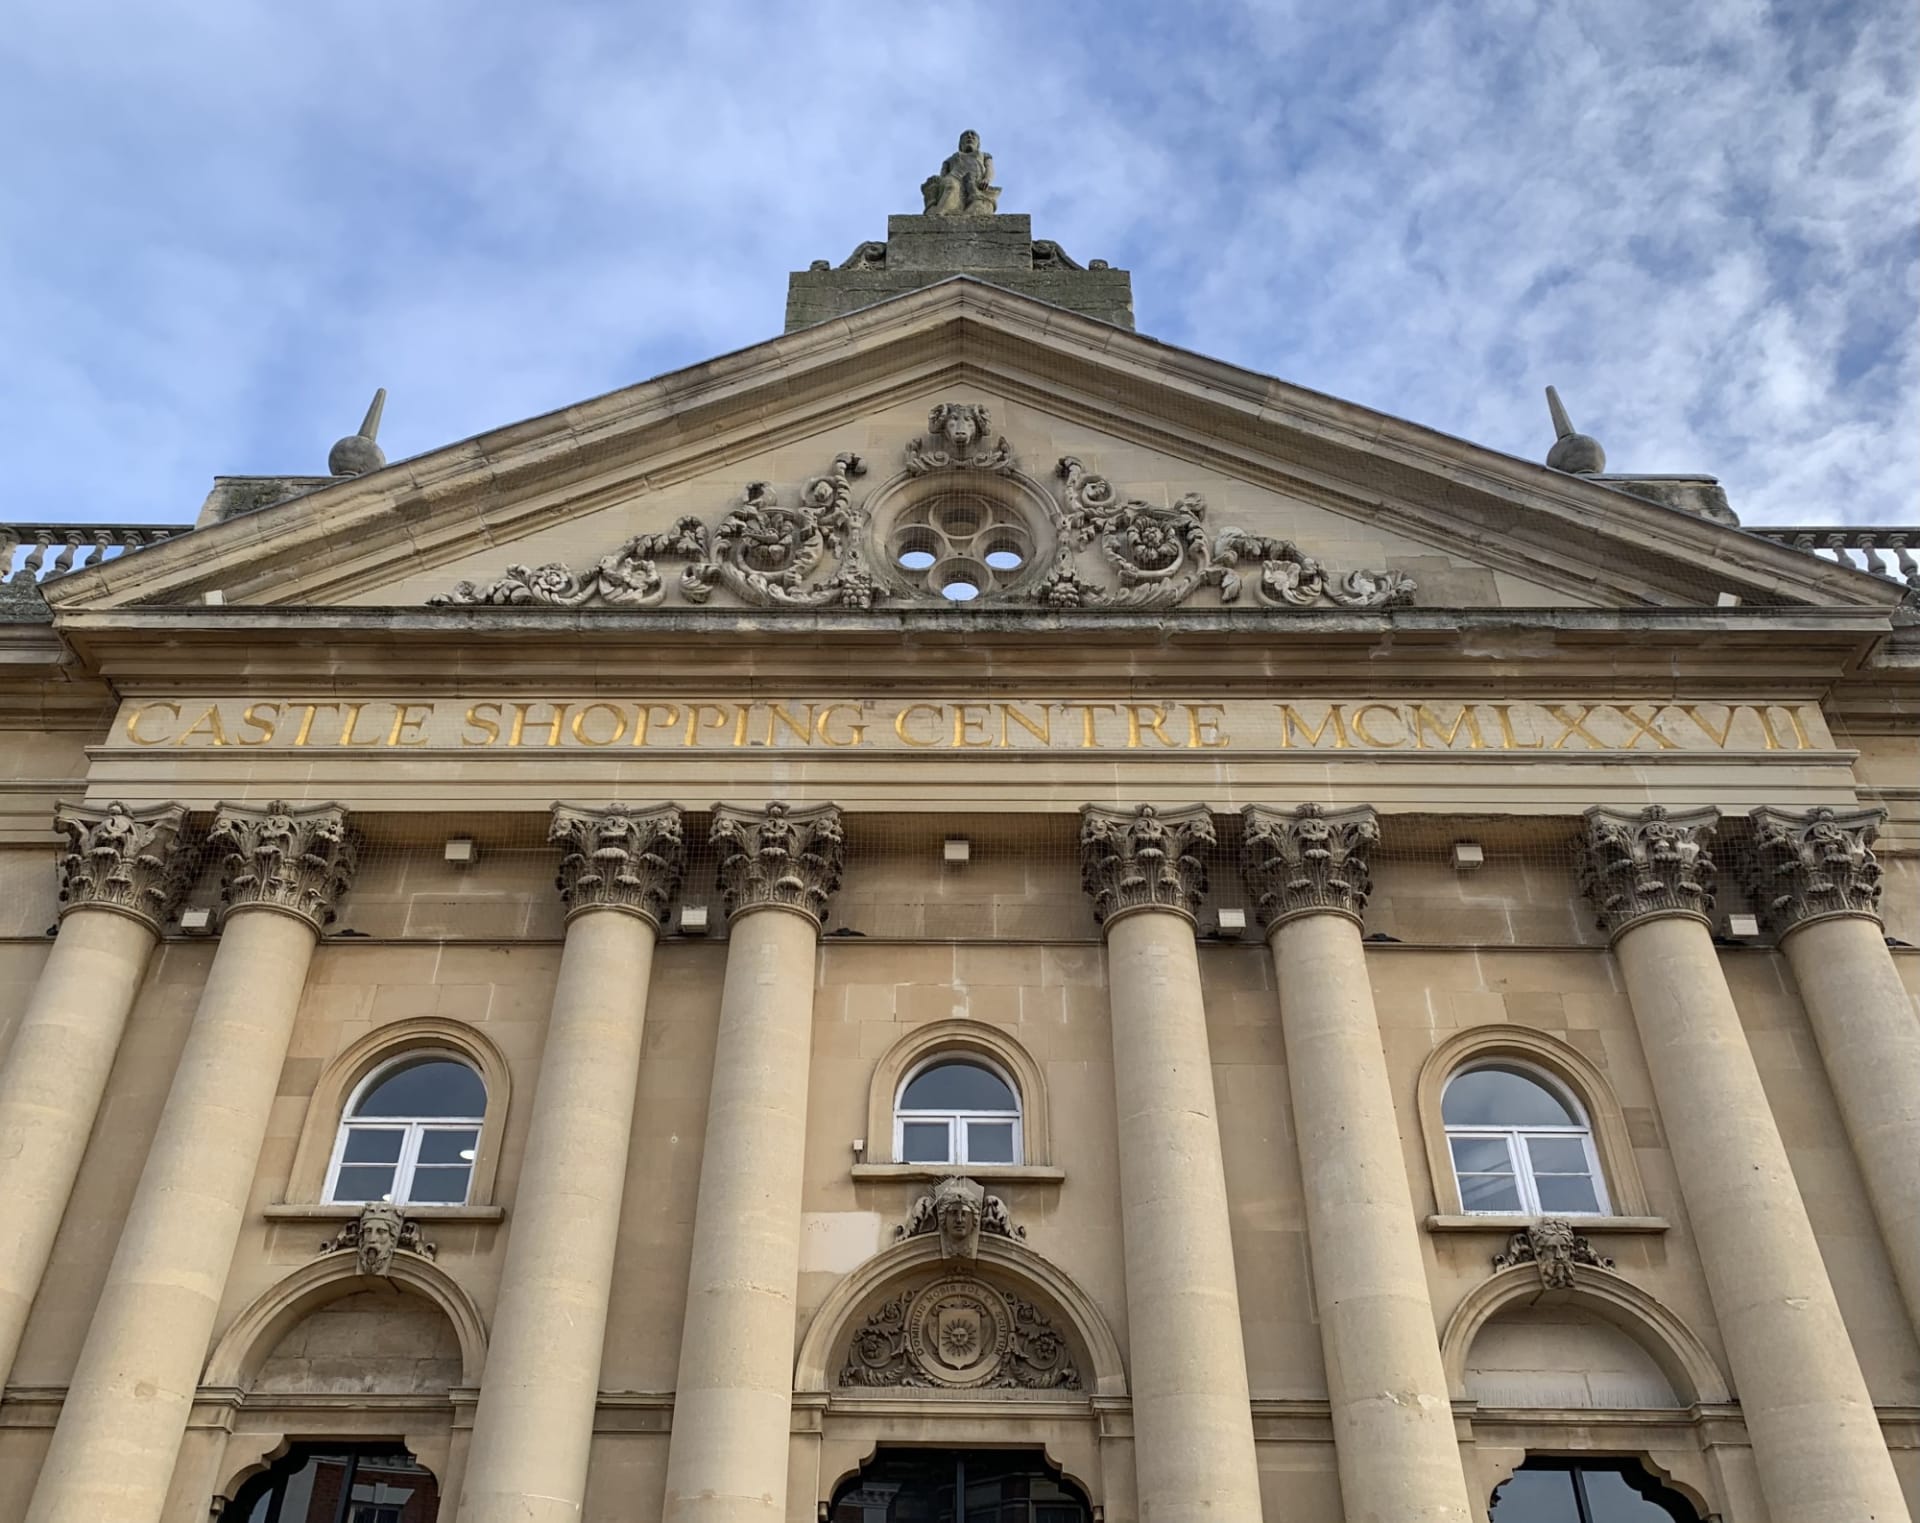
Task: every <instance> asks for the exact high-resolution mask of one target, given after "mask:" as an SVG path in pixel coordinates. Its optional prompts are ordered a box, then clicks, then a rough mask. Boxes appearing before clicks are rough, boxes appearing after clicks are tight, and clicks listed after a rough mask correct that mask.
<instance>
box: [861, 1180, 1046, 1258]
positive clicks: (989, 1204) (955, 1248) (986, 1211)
mask: <svg viewBox="0 0 1920 1523" xmlns="http://www.w3.org/2000/svg"><path fill="white" fill-rule="evenodd" d="M983 1232H988V1233H992V1234H994V1235H996V1236H998V1237H1004V1238H1010V1239H1012V1240H1014V1241H1016V1242H1024V1241H1025V1240H1026V1236H1027V1229H1026V1228H1025V1227H1016V1226H1014V1224H1013V1218H1012V1217H1011V1216H1010V1215H1009V1214H1008V1212H1007V1203H1006V1202H1005V1201H1004V1200H1002V1199H1001V1198H1000V1197H999V1196H997V1195H989V1194H987V1192H986V1191H985V1190H984V1189H983V1188H982V1187H981V1186H980V1185H978V1184H976V1183H974V1181H973V1180H971V1179H966V1178H963V1177H962V1176H960V1175H957V1174H955V1175H950V1176H948V1177H947V1178H946V1179H943V1180H941V1181H940V1182H939V1183H938V1184H937V1185H935V1186H934V1187H933V1188H932V1189H931V1190H929V1191H928V1192H927V1193H926V1194H925V1195H922V1196H921V1197H920V1198H919V1199H918V1200H916V1201H915V1202H914V1203H913V1205H912V1207H911V1208H910V1209H909V1210H908V1212H907V1219H906V1220H905V1221H904V1222H902V1223H901V1224H900V1225H899V1226H898V1227H895V1228H894V1229H893V1235H894V1239H895V1240H896V1241H902V1240H904V1239H906V1238H910V1237H921V1236H924V1235H926V1234H928V1233H938V1234H939V1235H940V1256H941V1257H942V1258H947V1259H977V1258H979V1257H980V1234H981V1233H983Z"/></svg>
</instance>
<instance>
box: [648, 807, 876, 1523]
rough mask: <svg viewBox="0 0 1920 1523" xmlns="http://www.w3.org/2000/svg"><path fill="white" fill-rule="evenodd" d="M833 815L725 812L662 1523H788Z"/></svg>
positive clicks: (829, 810)
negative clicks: (705, 1092) (812, 1082)
mask: <svg viewBox="0 0 1920 1523" xmlns="http://www.w3.org/2000/svg"><path fill="white" fill-rule="evenodd" d="M842 840H843V837H842V831H841V819H840V811H839V810H838V809H836V808H834V807H833V806H832V805H815V806H813V807H810V808H792V807H790V806H788V805H785V804H778V803H775V804H769V805H767V807H766V808H765V809H764V810H746V809H735V808H731V807H728V806H726V805H719V806H716V807H715V809H714V812H713V844H714V846H715V848H716V849H717V851H718V853H719V858H720V862H719V880H720V888H721V892H722V894H723V895H724V898H725V902H726V908H727V915H728V929H727V971H726V978H725V982H724V984H723V986H722V989H721V995H720V1031H719V1036H718V1040H717V1043H716V1046H715V1050H714V1055H713V1084H712V1090H711V1095H710V1098H709V1101H708V1106H707V1135H706V1145H705V1150H704V1152H703V1153H702V1156H701V1160H700V1194H699V1200H698V1203H697V1205H696V1206H695V1209H694V1226H693V1258H692V1263H691V1265H690V1267H689V1269H688V1274H687V1307H686V1322H685V1325H684V1328H683V1330H682V1333H681V1339H680V1371H679V1376H678V1379H677V1380H676V1382H675V1387H674V1397H673V1435H672V1438H671V1440H670V1442H669V1448H668V1454H667V1489H666V1505H665V1510H664V1518H665V1520H666V1523H783V1520H784V1519H785V1517H786V1494H787V1450H788V1444H789V1438H788V1434H789V1429H790V1427H791V1421H792V1419H791V1409H792V1401H793V1349H794V1343H793V1338H794V1313H795V1301H796V1297H797V1294H798V1289H799V1279H800V1187H801V1178H802V1163H803V1161H804V1159H805V1156H806V1143H807V1082H808V1074H809V1064H810V1058H811V1054H812V1035H813V983H814V965H815V957H816V953H817V948H818V942H819V937H820V924H821V921H822V919H823V918H824V917H825V915H826V911H827V904H828V901H829V900H830V899H831V897H832V895H833V892H834V890H835V889H836V888H838V887H839V884H840V866H841V855H842Z"/></svg>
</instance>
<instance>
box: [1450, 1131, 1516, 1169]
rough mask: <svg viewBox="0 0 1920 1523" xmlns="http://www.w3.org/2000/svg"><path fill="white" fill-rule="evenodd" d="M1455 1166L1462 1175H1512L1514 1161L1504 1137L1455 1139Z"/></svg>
mask: <svg viewBox="0 0 1920 1523" xmlns="http://www.w3.org/2000/svg"><path fill="white" fill-rule="evenodd" d="M1450 1140H1451V1142H1452V1144H1453V1166H1454V1168H1455V1170H1456V1171H1458V1172H1459V1173H1462V1174H1511V1173H1512V1172H1513V1160H1512V1157H1511V1155H1510V1154H1509V1153H1508V1152H1507V1139H1506V1138H1504V1137H1454V1138H1452V1139H1450Z"/></svg>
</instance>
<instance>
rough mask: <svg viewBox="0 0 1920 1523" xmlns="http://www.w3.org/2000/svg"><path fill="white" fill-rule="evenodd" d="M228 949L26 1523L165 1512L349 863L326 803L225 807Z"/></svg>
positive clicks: (340, 828) (128, 1521)
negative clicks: (276, 1101)
mask: <svg viewBox="0 0 1920 1523" xmlns="http://www.w3.org/2000/svg"><path fill="white" fill-rule="evenodd" d="M208 839H209V841H211V842H213V843H215V845H216V846H217V847H218V848H219V849H221V850H222V851H223V852H224V854H225V857H224V861H223V864H222V865H223V881H222V900H223V903H224V905H225V914H224V918H223V931H222V935H221V938H220V950H219V951H218V952H217V953H216V954H215V956H214V959H213V967H212V969H211V970H210V971H209V973H208V975H207V984H206V988H205V990H204V991H203V992H202V994H201V996H200V1005H199V1009H198V1010H197V1011H196V1012H195V1014H194V1018H193V1026H192V1029H191V1030H190V1031H189V1032H188V1034H187V1041H186V1046H185V1048H184V1049H183V1050H182V1052H181V1054H180V1062H179V1064H178V1066H177V1067H176V1068H175V1070H174V1076H173V1085H172V1088H171V1089H169V1091H168V1092H167V1103H166V1106H165V1108H164V1109H163V1110H162V1111H161V1114H160V1124H159V1127H158V1129H157V1130H156V1131H155V1133H154V1139H153V1146H152V1148H151V1149H150V1151H149V1152H148V1154H147V1162H146V1167H145V1168H144V1169H143V1170H142V1171H141V1174H140V1183H139V1185H138V1187H137V1188H136V1189H135V1191H134V1197H133V1203H132V1205H131V1206H130V1207H129V1208H128V1211H127V1220H126V1225H125V1227H124V1228H123V1229H122V1230H121V1233H120V1243H119V1247H118V1248H117V1250H116V1251H115V1253H114V1256H113V1263H112V1265H111V1266H110V1267H109V1269H108V1270H107V1279H106V1284H105V1285H104V1286H103V1287H102V1289H101V1292H100V1299H99V1302H98V1303H97V1305H96V1306H95V1308H94V1314H93V1321H92V1323H91V1324H90V1325H89V1327H88V1329H87V1337H86V1342H85V1344H84V1345H83V1346H82V1348H81V1351H80V1359H79V1363H78V1365H77V1366H76V1367H75V1370H74V1374H73V1380H72V1383H71V1384H70V1385H69V1386H68V1389H67V1397H66V1401H65V1403H64V1404H63V1405H62V1407H61V1409H60V1419H59V1422H58V1424H57V1426H56V1427H55V1428H54V1433H53V1442H52V1445H51V1446H50V1447H49V1449H48V1450H47V1457H46V1461H45V1463H44V1464H43V1465H42V1467H41V1471H40V1479H39V1483H38V1485H37V1486H36V1488H35V1490H34V1494H33V1501H32V1503H31V1504H30V1505H29V1507H28V1511H27V1518H28V1519H29V1520H30V1523H95V1520H97V1519H100V1518H112V1519H114V1520H115V1523H157V1520H158V1519H159V1517H160V1513H161V1509H162V1507H163V1506H164V1505H165V1501H166V1495H167V1485H168V1481H169V1478H170V1477H171V1475H172V1474H173V1468H174V1463H175V1460H176V1458H177V1457H178V1455H179V1452H180V1445H181V1441H182V1438H183V1436H184V1435H185V1433H186V1427H187V1418H188V1415H189V1412H190V1410H191V1408H192V1404H193V1393H194V1389H195V1386H196V1384H197V1383H198V1381H199V1378H200V1369H201V1365H202V1364H203V1362H204V1361H205V1359H206V1356H207V1343H208V1339H209V1336H210V1335H211V1333H212V1331H213V1323H214V1318H215V1316H216V1314H217V1313H218V1310H219V1307H220V1301H221V1297H222V1295H223V1294H224V1293H225V1289H226V1281H227V1271H228V1269H229V1267H230V1266H231V1264H232V1262H233V1250H234V1244H235V1243H236V1242H237V1241H238V1240H239V1236H240V1225H241V1221H242V1219H243V1217H244V1215H245V1212H246V1205H247V1196H248V1192H249V1191H250V1190H251V1189H252V1186H253V1177H254V1173H255V1170H256V1169H257V1168H258V1166H259V1159H260V1145H261V1143H262V1141H263V1140H264V1139H265V1137H266V1131H267V1120H268V1116H269V1113H270V1112H271V1110H272V1107H273V1097H274V1092H275V1089H276V1088H277V1086H278V1082H279V1078H280V1069H281V1065H282V1064H283V1063H284V1062H285V1060H286V1055H287V1043H288V1040H289V1038H290V1037H291V1036H292V1033H293V1020H294V1014H295V1011H296V1010H297V1009H298V1007H299V1003H300V995H301V991H302V990H303V989H304V987H305V985H306V977H307V967H308V964H309V963H310V962H311V960H312V957H313V948H314V943H315V941H316V939H317V937H318V935H319V932H320V928H321V927H322V926H323V925H325V924H326V923H327V921H329V920H330V919H331V918H332V917H333V912H334V908H335V905H336V903H337V901H338V899H339V896H340V895H341V894H342V893H343V892H344V891H345V890H346V887H347V885H348V883H349V881H350V880H351V878H352V875H353V862H354V857H353V842H352V838H351V836H350V835H349V833H348V830H347V821H346V816H345V814H344V812H343V811H342V810H340V809H338V808H336V807H333V806H330V805H328V806H321V807H317V808H303V809H292V808H289V807H288V806H286V805H283V804H274V805H270V806H268V808H266V809H252V808H243V807H238V806H229V805H223V806H221V808H220V810H219V812H218V814H217V815H216V817H215V820H214V826H213V829H212V831H211V832H210V833H209V836H208Z"/></svg>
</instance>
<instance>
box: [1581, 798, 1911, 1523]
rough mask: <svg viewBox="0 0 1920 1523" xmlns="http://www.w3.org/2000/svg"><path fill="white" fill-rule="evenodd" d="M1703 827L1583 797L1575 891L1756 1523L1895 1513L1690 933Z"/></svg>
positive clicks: (1821, 1292) (1704, 942) (1728, 998)
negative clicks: (1648, 1126)
mask: <svg viewBox="0 0 1920 1523" xmlns="http://www.w3.org/2000/svg"><path fill="white" fill-rule="evenodd" d="M1714 823H1715V820H1714V811H1712V810H1692V811H1688V812H1686V813H1684V814H1678V815H1673V814H1669V813H1668V812H1667V811H1666V810H1664V809H1661V808H1659V807H1658V806H1652V807H1649V808H1647V809H1644V810H1640V811H1637V812H1633V811H1623V810H1614V809H1590V810H1588V811H1587V832H1586V838H1585V849H1586V871H1585V873H1584V875H1583V877H1584V883H1585V887H1586V890H1587V893H1588V895H1589V897H1590V898H1591V899H1592V901H1593V904H1594V908H1595V909H1596V910H1597V911H1598V912H1599V915H1600V922H1601V925H1602V926H1603V927H1604V928H1605V929H1607V930H1608V931H1610V932H1611V933H1612V935H1613V954H1614V956H1615V958H1617V959H1618V961H1619V964H1620V970H1621V974H1622V976H1623V978H1624V980H1625V982H1626V986H1627V997H1628V1000H1629V1001H1630V1002H1631V1004H1632V1006H1633V1017H1634V1024H1635V1025H1636V1026H1637V1027H1638V1028H1639V1032H1640V1045H1641V1047H1642V1048H1643V1049H1644V1050H1645V1052H1646V1056H1647V1068H1648V1072H1649V1074H1650V1076H1651V1078H1652V1080H1653V1090H1654V1097H1655V1099H1656V1100H1657V1101H1658V1102H1659V1108H1660V1120H1661V1125H1662V1127H1663V1128H1664V1129H1665V1131H1666V1134H1667V1146H1668V1149H1669V1151H1670V1152H1671V1154H1672V1157H1673V1164H1674V1171H1675V1173H1676V1174H1677V1175H1678V1177H1679V1181H1680V1191H1681V1194H1682V1196H1683V1197H1684V1198H1685V1200H1686V1203H1687V1215H1688V1217H1689V1219H1690V1220H1691V1222H1692V1224H1693V1233H1694V1242H1695V1245H1696V1246H1697V1247H1698V1249H1699V1253H1700V1261H1701V1266H1702V1268H1703V1269H1704V1270H1705V1272H1706V1277H1707V1290H1708V1293H1709V1295H1710V1296H1711V1298H1712V1300H1713V1309H1714V1314H1715V1317H1716V1319H1717V1320H1718V1322H1719V1324H1720V1332H1721V1336H1722V1337H1723V1338H1724V1339H1725V1341H1726V1349H1727V1359H1728V1362H1729V1363H1730V1364H1731V1365H1732V1367H1733V1379H1734V1387H1735V1390H1736V1392H1737V1393H1738V1395H1739V1398H1740V1408H1741V1412H1742V1415H1743V1416H1744V1418H1745V1420H1746V1425H1747V1432H1748V1434H1749V1436H1750V1437H1751V1438H1752V1440H1753V1453H1754V1461H1755V1464H1756V1466H1757V1468H1758V1470H1759V1473H1760V1485H1761V1489H1762V1490H1763V1491H1764V1492H1765V1493H1766V1498H1767V1508H1768V1511H1769V1512H1770V1513H1771V1515H1772V1517H1773V1519H1774V1523H1825V1520H1827V1519H1831V1518H1837V1517H1846V1518H1874V1519H1883V1520H1891V1523H1904V1520H1905V1519H1906V1518H1907V1516H1908V1513H1907V1507H1906V1503H1905V1502H1904V1501H1903V1500H1902V1498H1901V1494H1900V1486H1899V1482H1898V1481H1897V1480H1896V1479H1895V1476H1894V1472H1893V1463H1892V1461H1891V1459H1890V1458H1889V1457H1888V1454H1887V1446H1886V1442H1885V1440H1884V1439H1883V1438H1882V1436H1881V1432H1880V1424H1879V1421H1878V1419H1877V1418H1876V1416H1875V1413H1874V1408H1873V1402H1872V1398H1871V1397H1870V1396H1869V1395H1868V1392H1867V1386H1866V1381H1865V1379H1864V1378H1863V1377H1862V1375H1861V1373H1860V1365H1859V1362H1858V1360H1857V1359H1856V1358H1855V1357H1854V1353H1853V1345H1852V1344H1851V1342H1849V1340H1848V1337H1847V1329H1846V1325H1845V1323H1844V1322H1842V1321H1841V1318H1840V1308H1839V1304H1838V1302H1837V1301H1836V1300H1835V1298H1834V1294H1833V1286H1832V1284H1831V1282H1830V1281H1829V1280H1828V1278H1827V1271H1826V1265H1825V1263H1824V1262H1823V1261H1822V1259H1821V1257H1820V1249H1819V1245H1818V1244H1817V1243H1816V1242H1815V1240H1814V1235H1813V1227H1812V1224H1811V1223H1810V1222H1809V1221H1808V1219H1807V1212H1806V1206H1805V1204H1804V1203H1803V1201H1802V1199H1801V1196H1800V1190H1799V1187H1798V1185H1797V1184H1796V1182H1795V1180H1794V1177H1793V1171H1792V1169H1791V1167H1789V1165H1788V1162H1787V1151H1786V1146H1785V1144H1784V1143H1783V1142H1782V1141H1781V1138H1780V1131H1779V1128H1778V1126H1777V1125H1776V1124H1775V1122H1774V1118H1773V1112H1772V1110H1771V1109H1770V1108H1769V1106H1768V1104H1767V1095H1766V1091H1765V1089H1764V1088H1763V1087H1762V1085H1761V1082H1760V1071H1759V1068H1758V1067H1757V1066H1756V1065H1755V1063H1754V1059H1753V1053H1752V1051H1751V1050H1750V1049H1749V1048H1748V1046H1747V1040H1746V1032H1745V1031H1744V1029H1743V1028H1742V1026H1741V1023H1740V1014H1739V1011H1738V1010H1736V1009H1735V1008H1734V1003H1733V996H1732V994H1731V992H1730V991H1729V990H1728V988H1727V981H1726V977H1725V975H1724V974H1723V973H1722V972H1721V968H1720V959H1719V955H1718V953H1717V952H1716V951H1715V949H1714V946H1713V940H1712V936H1711V934H1710V932H1709V930H1708V924H1707V915H1708V913H1709V911H1710V910H1711V907H1712V904H1713V894H1712V859H1711V858H1710V856H1709V855H1708V849H1709V847H1710V846H1711V845H1712V844H1713V828H1714ZM1783 1308H1792V1311H1791V1313H1790V1314H1788V1313H1783V1310H1782V1309H1783Z"/></svg>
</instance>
